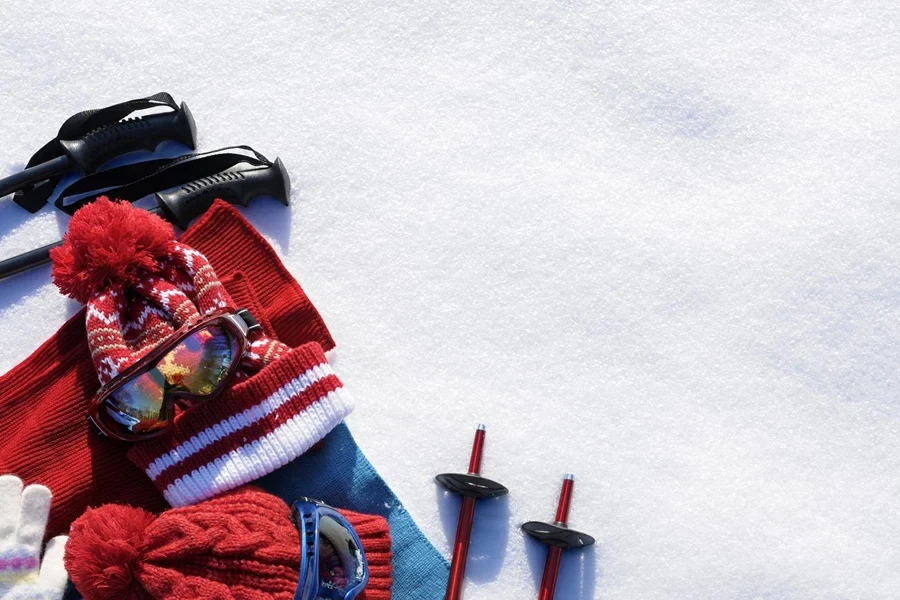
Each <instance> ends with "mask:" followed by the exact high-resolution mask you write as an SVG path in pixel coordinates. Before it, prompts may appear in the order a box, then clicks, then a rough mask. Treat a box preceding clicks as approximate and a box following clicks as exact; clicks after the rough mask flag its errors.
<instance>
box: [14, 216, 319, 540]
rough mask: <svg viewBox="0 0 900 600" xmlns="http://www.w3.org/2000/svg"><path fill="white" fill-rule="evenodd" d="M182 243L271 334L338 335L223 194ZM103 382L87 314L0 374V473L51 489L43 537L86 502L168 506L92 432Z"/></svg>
mask: <svg viewBox="0 0 900 600" xmlns="http://www.w3.org/2000/svg"><path fill="white" fill-rule="evenodd" d="M180 241H181V242H183V243H184V244H187V245H189V246H191V247H193V248H195V249H197V250H198V251H200V252H202V253H203V254H204V255H205V256H206V257H207V259H208V260H209V262H210V263H211V264H212V266H213V268H214V269H215V271H216V272H217V273H218V274H219V276H220V278H221V279H222V281H223V283H224V284H225V287H226V289H227V290H228V292H229V293H233V294H234V297H235V298H240V299H241V302H242V305H244V306H246V307H247V308H249V309H250V311H251V312H252V313H253V314H254V315H259V317H258V318H259V319H260V322H261V323H262V324H263V325H264V327H268V328H269V329H268V330H267V333H268V334H269V335H273V336H274V337H277V338H278V339H280V340H281V341H282V342H284V343H285V344H287V345H288V346H290V347H298V346H302V345H303V344H305V343H307V342H317V343H319V344H320V345H321V346H322V349H323V350H325V351H327V350H330V349H332V348H333V347H334V341H333V340H332V338H331V335H330V334H329V332H328V329H327V328H326V326H325V323H324V322H323V321H322V319H321V317H320V316H319V314H318V312H317V311H316V309H315V307H314V306H313V305H312V303H311V302H310V301H309V299H308V298H307V297H306V294H305V293H304V292H303V290H302V289H301V288H300V286H299V284H297V282H296V281H295V280H294V279H293V278H292V277H291V275H290V273H288V271H287V270H286V269H285V268H284V266H283V265H282V264H281V262H280V261H279V259H278V256H277V254H276V253H275V251H274V250H273V249H272V247H271V246H270V245H269V244H268V242H266V241H265V239H264V238H263V237H262V236H261V235H259V233H257V232H256V230H255V229H253V227H252V226H251V225H250V224H249V223H247V221H246V220H245V219H244V218H243V217H241V216H240V214H239V213H238V212H237V211H236V210H235V209H234V208H233V207H231V206H229V205H228V204H226V203H225V202H221V201H218V202H216V204H215V205H214V206H213V207H212V208H211V209H210V210H209V211H208V212H207V213H206V214H205V215H204V216H203V217H202V218H201V219H200V220H199V221H198V222H197V223H196V224H194V225H193V226H192V227H191V228H190V229H189V230H188V231H187V232H185V234H184V235H183V236H182V237H181V240H180ZM98 387H99V383H98V381H97V374H96V372H95V371H94V367H93V365H92V363H91V356H90V350H89V348H88V344H87V341H86V331H85V313H84V311H80V312H79V313H78V314H77V315H75V316H74V317H72V318H71V319H69V321H68V322H66V324H65V325H63V326H62V328H60V329H59V331H57V332H56V333H55V334H54V335H53V336H52V337H51V338H50V339H49V340H47V341H46V342H45V343H44V344H43V345H42V346H41V347H40V348H38V349H37V350H36V351H35V352H34V353H33V354H32V355H31V356H29V357H28V358H27V359H25V360H24V361H23V362H22V363H20V364H19V365H18V366H16V367H14V368H13V369H12V370H11V371H9V372H8V373H6V374H5V375H3V376H2V377H0V431H2V432H3V436H2V438H0V473H15V474H16V475H18V476H19V477H21V478H22V479H23V480H24V481H25V483H26V484H30V483H41V484H44V485H46V486H48V487H49V488H50V489H51V490H52V491H53V506H52V508H51V512H50V520H49V523H48V526H47V530H46V534H47V537H52V536H55V535H58V534H61V533H65V532H66V531H67V530H68V528H69V525H70V524H71V523H72V521H74V520H75V518H76V517H78V516H79V515H80V514H81V513H82V512H84V510H85V509H86V508H88V507H89V506H99V505H101V504H108V503H121V504H131V505H135V506H143V507H145V508H147V509H149V510H154V511H158V510H161V509H162V508H164V507H165V506H166V504H165V501H164V500H163V498H162V496H161V495H160V493H159V492H158V491H157V489H156V488H155V487H154V485H153V483H152V482H151V481H150V480H149V479H148V478H147V477H146V475H144V474H143V473H142V472H141V471H140V470H139V469H138V468H137V467H136V466H134V465H133V464H132V463H131V462H130V461H129V460H128V459H127V458H126V456H125V453H126V451H127V450H128V448H129V444H124V443H122V442H116V441H112V440H109V439H107V438H103V437H101V436H99V435H98V434H96V433H95V432H94V431H93V430H92V429H91V428H90V426H89V424H88V422H87V420H86V407H87V402H88V399H89V398H90V397H91V396H93V395H94V394H95V393H96V391H97V389H98Z"/></svg>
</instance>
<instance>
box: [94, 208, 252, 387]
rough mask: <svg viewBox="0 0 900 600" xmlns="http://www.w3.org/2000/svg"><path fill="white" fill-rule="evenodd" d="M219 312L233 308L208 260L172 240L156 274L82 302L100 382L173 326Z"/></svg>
mask: <svg viewBox="0 0 900 600" xmlns="http://www.w3.org/2000/svg"><path fill="white" fill-rule="evenodd" d="M135 210H138V209H135ZM220 308H231V309H234V308H235V307H234V306H233V303H232V301H231V298H230V297H229V296H228V293H227V292H226V291H225V288H223V287H222V284H221V283H220V282H219V280H218V278H216V274H215V272H214V271H213V269H212V267H211V266H210V264H209V262H208V261H207V260H206V258H205V257H204V256H203V255H202V254H200V253H199V252H197V251H196V250H193V249H192V248H189V247H187V246H185V245H183V244H179V243H178V242H174V241H173V242H172V246H171V251H170V256H169V258H168V259H165V260H162V261H160V272H159V273H155V274H152V275H150V274H148V275H147V276H146V277H144V278H142V279H141V280H140V281H138V282H137V283H136V284H135V285H134V286H132V287H130V288H128V289H123V288H122V287H119V288H110V289H108V290H100V291H98V292H97V293H96V294H95V295H94V297H93V298H91V300H90V301H89V302H88V305H87V316H86V319H87V320H86V325H87V331H88V343H89V344H90V346H91V358H92V359H93V361H94V367H95V368H96V369H97V377H98V378H99V379H100V383H101V384H106V383H107V382H109V381H110V380H111V379H112V378H113V377H115V376H116V375H118V374H119V373H121V372H122V371H123V370H124V369H127V368H128V367H129V366H131V365H132V364H134V363H135V362H136V361H137V360H139V359H140V358H141V357H142V356H144V355H145V354H147V353H148V352H149V351H150V350H152V349H153V348H155V347H156V346H157V345H158V344H159V343H160V342H162V341H163V340H165V339H166V338H167V337H168V336H170V335H172V334H173V333H174V332H175V330H176V329H177V328H178V327H180V326H182V325H184V324H185V323H187V322H188V321H190V320H191V319H195V318H197V317H199V316H201V315H203V314H207V313H210V312H212V311H215V310H218V309H220Z"/></svg>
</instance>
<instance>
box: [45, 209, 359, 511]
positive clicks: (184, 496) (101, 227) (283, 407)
mask: <svg viewBox="0 0 900 600" xmlns="http://www.w3.org/2000/svg"><path fill="white" fill-rule="evenodd" d="M51 257H52V259H53V279H54V281H55V282H56V284H57V286H58V287H59V289H60V290H61V291H62V292H63V293H65V294H68V295H69V296H71V297H72V298H74V299H76V300H79V301H81V302H85V303H87V310H86V317H85V324H86V329H87V338H88V346H89V347H90V350H91V357H92V359H93V364H94V367H95V368H96V370H97V376H98V378H99V380H100V383H101V384H105V383H107V382H108V381H110V380H111V379H112V378H113V377H115V376H116V375H118V374H119V373H121V372H122V371H123V370H124V369H126V368H128V367H129V366H130V365H132V364H134V363H135V362H136V361H137V360H139V359H140V358H141V357H142V356H144V355H146V354H147V353H148V352H150V350H152V349H153V348H155V347H156V346H158V345H159V344H160V343H162V342H163V341H165V340H166V339H167V338H168V337H169V336H171V335H173V334H174V333H175V331H176V330H177V329H178V328H179V327H180V326H182V325H183V324H185V323H186V322H188V321H190V320H192V319H195V318H197V317H199V316H201V315H203V314H206V313H209V312H211V311H215V310H218V309H222V308H225V309H231V310H235V309H236V307H235V304H234V302H233V300H232V298H231V296H229V294H228V292H227V291H226V290H225V288H224V287H223V286H222V283H221V282H220V281H219V279H218V278H217V277H216V274H215V272H214V271H213V268H212V266H211V265H210V264H209V262H208V261H207V259H206V257H205V256H203V254H201V253H200V252H198V251H196V250H194V249H193V248H191V247H189V246H187V245H185V244H182V243H179V242H177V241H175V237H174V232H173V230H172V226H171V225H169V224H168V223H166V222H165V221H164V220H163V219H161V218H160V217H158V216H157V215H155V214H152V213H150V212H147V211H144V210H142V209H139V208H137V207H134V206H132V205H131V204H129V203H127V202H123V203H118V202H110V201H109V200H107V199H105V198H101V199H98V200H96V201H95V202H93V203H91V204H88V205H87V206H85V207H84V208H82V209H80V210H79V211H78V212H76V213H75V216H74V217H72V220H71V222H70V223H69V230H68V232H67V233H66V236H65V238H64V240H63V244H62V246H61V247H59V248H57V249H55V250H54V251H53V252H52V253H51ZM248 337H249V342H250V343H249V344H248V347H247V350H246V351H245V353H244V356H243V357H242V360H241V370H240V371H239V372H238V377H235V380H234V381H233V382H232V383H231V385H230V386H229V387H228V388H226V389H225V391H223V392H222V393H221V394H219V395H218V396H217V397H215V398H212V399H210V400H207V401H206V402H204V403H201V404H199V405H197V406H195V407H194V408H192V409H191V410H187V411H184V412H179V413H178V414H177V415H176V416H175V418H174V423H173V429H172V431H170V432H168V433H167V434H165V435H163V436H160V437H156V438H153V439H148V440H145V441H140V442H136V443H135V444H134V445H133V447H132V449H131V451H130V452H129V458H130V459H131V460H132V462H134V463H135V464H137V465H138V466H139V467H140V468H141V469H142V470H143V471H144V472H145V473H146V474H147V476H148V477H150V479H151V480H152V481H153V483H154V484H155V485H156V486H157V488H158V489H159V491H160V492H162V494H163V496H164V497H165V498H166V500H167V501H168V502H169V504H171V505H172V506H176V507H177V506H185V505H187V504H192V503H195V502H199V501H201V500H204V499H207V498H211V497H212V496H214V495H216V494H220V493H222V492H225V491H228V490H231V489H235V488H237V487H239V486H241V485H243V484H246V483H249V482H251V481H254V480H256V479H258V478H259V477H262V476H263V475H266V474H267V473H271V472H272V471H274V470H275V469H277V468H279V467H282V466H284V465H286V464H287V463H289V462H290V461H292V460H294V459H295V458H297V457H298V456H300V455H301V454H303V453H304V452H306V451H307V450H308V449H309V448H311V447H312V446H313V445H314V444H315V443H316V442H318V441H319V440H321V439H322V438H323V437H325V435H326V434H327V433H328V432H329V431H331V430H332V429H333V428H334V427H336V426H337V425H338V423H340V422H341V420H342V419H343V418H344V417H345V416H347V415H348V414H349V413H350V411H351V410H352V400H351V399H350V397H349V394H348V393H347V392H346V391H345V390H344V388H343V385H342V384H341V382H340V380H339V379H338V378H337V376H336V375H335V374H334V371H333V370H332V369H331V366H330V365H329V364H328V361H327V360H326V359H325V355H324V353H323V352H322V348H321V347H320V346H319V345H318V344H317V343H315V342H310V343H308V344H305V345H303V346H300V347H298V348H293V349H291V348H288V347H287V346H286V345H284V344H282V343H281V342H280V341H277V340H274V339H272V338H270V337H268V336H266V335H265V334H264V333H263V332H262V331H261V330H256V329H254V330H253V331H251V332H250V333H249V334H248Z"/></svg>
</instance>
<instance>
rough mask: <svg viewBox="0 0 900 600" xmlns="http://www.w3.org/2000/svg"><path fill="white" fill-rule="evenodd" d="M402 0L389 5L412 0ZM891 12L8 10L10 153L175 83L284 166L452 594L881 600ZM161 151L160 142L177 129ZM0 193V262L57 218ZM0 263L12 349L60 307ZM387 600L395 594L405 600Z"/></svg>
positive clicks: (333, 313)
mask: <svg viewBox="0 0 900 600" xmlns="http://www.w3.org/2000/svg"><path fill="white" fill-rule="evenodd" d="M404 4H408V5H404ZM898 25H900V7H898V5H897V4H896V3H895V2H888V1H885V0H856V1H853V2H849V1H815V0H814V1H811V2H801V3H779V2H762V1H746V2H716V1H709V0H684V1H677V2H597V3H588V2H579V1H577V0H576V1H567V0H563V1H561V2H529V3H518V2H516V3H481V2H474V1H463V2H448V1H443V2H441V1H439V2H431V3H403V4H401V3H396V4H395V3H381V2H357V1H352V0H351V1H346V0H345V1H340V2H327V1H325V2H315V1H310V2H304V3H291V2H265V1H259V2H249V3H248V2H237V1H234V0H222V1H220V2H216V3H203V4H201V3H194V2H180V3H174V2H131V1H125V2H115V3H113V2H102V3H98V2H86V1H81V0H70V1H68V2H12V1H8V2H4V3H3V5H2V7H0V40H2V42H0V84H2V85H0V87H2V89H3V92H4V93H3V103H2V106H0V131H2V132H3V144H2V146H0V165H2V168H0V170H3V172H12V171H14V170H17V169H19V168H21V167H22V166H23V164H24V162H25V161H26V159H27V158H28V156H30V155H31V153H32V152H34V151H35V150H36V149H37V148H38V147H39V146H40V145H41V144H43V143H44V142H45V141H46V140H47V139H49V138H50V137H52V135H54V134H55V132H56V129H57V128H58V127H59V125H60V124H61V122H62V120H63V119H64V118H65V117H67V116H69V115H70V114H72V113H75V112H77V111H79V110H83V109H86V108H92V107H99V106H105V105H108V104H112V103H115V102H119V101H123V100H126V99H130V98H134V97H139V96H143V95H147V94H151V93H155V92H157V91H160V90H165V91H168V92H170V93H172V94H173V95H174V96H175V97H176V99H177V100H179V101H180V100H184V101H186V102H187V103H188V104H189V105H190V107H191V109H192V111H193V113H194V116H195V118H196V120H197V125H198V129H199V132H200V136H199V137H200V149H201V150H211V149H215V148H219V147H222V146H226V145H232V144H250V145H252V146H253V147H255V148H257V149H258V150H260V151H261V152H263V153H264V154H266V155H268V156H269V157H271V158H274V157H275V156H279V157H281V159H282V160H283V161H284V162H285V164H286V165H287V166H288V169H289V170H290V173H291V177H292V180H293V186H294V193H293V196H292V206H291V208H290V210H289V212H288V211H286V210H285V209H283V208H282V207H281V206H280V205H278V204H277V203H276V202H274V201H273V200H261V201H259V202H256V203H255V204H253V205H252V206H251V207H250V208H249V209H247V210H244V211H243V212H244V214H246V215H247V216H248V217H249V218H250V220H251V221H252V222H253V223H254V224H255V225H256V226H257V227H258V228H259V229H260V230H261V231H262V232H263V233H264V234H265V235H266V236H267V238H268V239H270V240H271V241H272V243H273V244H274V246H275V247H276V248H277V249H278V251H279V252H280V253H281V256H282V257H283V260H284V262H285V264H286V265H287V266H288V267H289V269H290V270H291V272H292V273H293V274H294V275H295V276H296V277H297V279H298V280H299V281H300V282H301V284H302V285H303V287H304V288H305V290H306V291H307V292H308V294H309V295H310V297H311V298H312V300H313V302H314V303H315V304H316V306H317V307H318V308H319V310H320V311H321V312H322V314H323V316H324V317H325V320H326V322H327V323H328V326H329V327H330V329H331V331H332V332H333V334H334V336H335V338H336V339H337V342H338V349H337V351H336V354H335V355H334V357H333V359H334V362H335V365H336V368H337V369H338V371H339V373H340V374H341V376H342V378H343V379H344V381H345V383H346V384H347V385H348V387H349V388H350V389H351V390H352V391H353V393H354V395H355V397H356V399H357V402H358V408H357V409H356V412H355V413H354V414H353V415H352V416H351V418H350V419H349V424H350V426H351V428H352V430H353V432H354V434H355V435H356V437H357V439H358V441H359V443H360V445H361V447H362V448H363V450H364V451H365V452H366V454H367V455H368V456H369V458H370V459H371V460H372V462H373V463H374V464H375V466H376V467H377V468H378V470H379V471H380V473H381V474H382V475H383V476H384V478H385V479H386V480H387V481H388V483H389V484H390V485H391V486H392V487H393V489H394V490H395V491H396V492H397V494H398V496H399V497H400V499H401V500H402V501H403V503H404V505H405V507H406V509H407V510H408V511H409V512H410V513H411V514H412V516H413V517H414V518H415V520H416V521H417V523H418V524H419V525H420V526H421V528H422V530H423V531H424V532H425V534H426V535H427V536H428V538H429V539H430V540H431V541H432V542H433V543H434V544H435V545H436V547H437V548H438V549H439V550H441V551H442V552H443V553H444V554H445V555H447V556H449V552H450V546H451V543H452V537H453V533H454V531H455V525H456V514H455V512H454V511H455V509H456V507H457V506H458V504H456V503H455V501H454V500H453V499H449V498H446V497H445V496H444V494H443V493H442V492H441V491H440V490H438V488H437V487H436V485H435V483H434V481H433V476H434V475H435V474H437V473H440V472H444V471H461V470H464V468H465V466H466V463H467V458H468V452H469V448H470V445H471V439H472V435H473V433H474V430H475V427H476V425H477V424H478V423H485V424H486V425H487V430H488V433H487V435H488V437H487V454H486V458H485V465H484V474H485V475H486V476H489V477H491V478H494V479H496V480H499V481H500V482H502V483H504V484H505V485H507V486H508V487H509V488H510V490H511V494H510V495H509V497H508V499H507V500H503V501H497V502H495V503H493V504H484V505H481V507H480V508H479V512H478V516H477V519H476V535H475V539H474V542H473V546H472V551H471V560H470V564H469V582H468V585H467V587H466V598H467V599H494V598H504V599H514V598H515V599H518V598H531V597H536V589H537V583H538V581H539V579H540V573H541V569H542V565H543V550H542V549H541V548H540V547H539V546H537V545H536V544H534V543H532V542H530V541H526V540H525V538H524V537H523V535H522V534H521V533H520V532H519V529H518V526H519V524H520V523H521V522H523V521H526V520H532V519H551V518H552V516H553V513H554V509H555V504H556V498H557V494H558V491H559V485H560V483H561V480H562V477H563V475H564V474H565V473H567V472H572V473H574V474H575V478H576V484H575V498H574V502H573V507H572V513H571V525H572V526H573V527H576V528H578V529H580V530H583V531H586V532H588V533H591V534H593V535H594V536H595V537H596V538H597V544H596V546H595V547H594V548H593V549H592V550H591V551H589V552H586V553H584V554H583V555H578V554H572V555H567V556H566V558H565V559H564V567H563V571H562V574H561V575H560V588H559V593H558V594H557V598H562V599H563V600H568V599H585V598H597V599H600V598H603V599H656V598H661V599H662V598H675V599H680V598H684V599H687V598H703V599H707V598H708V599H721V598H734V599H758V598H766V599H811V598H823V599H832V598H833V599H839V598H840V599H850V598H865V599H879V598H900V550H898V542H897V540H898V539H900V477H898V475H900V398H898V390H900V373H898V363H900V243H898V241H900V233H898V230H900V224H898V221H900V219H898V196H900V178H898V173H900V125H898V121H900V109H898V106H900V105H898V101H897V93H898V89H900V26H898ZM162 151H165V149H162ZM0 204H2V206H0V223H2V224H0V234H2V239H0V257H7V256H11V255H13V254H16V253H18V252H21V251H24V250H26V249H28V248H31V247H33V246H35V245H38V244H41V243H46V242H49V241H52V240H54V239H56V238H58V237H59V235H60V232H61V231H62V230H63V229H64V227H65V220H64V219H63V218H62V217H61V216H59V215H58V214H57V213H55V212H53V211H52V210H51V209H50V208H47V209H45V210H44V211H43V212H42V213H41V214H40V215H38V216H34V217H32V216H30V215H27V214H26V213H25V212H24V211H22V210H21V209H19V208H18V207H16V206H14V205H12V203H11V201H10V200H9V199H5V200H3V201H2V203H0ZM48 273H49V269H48V268H47V267H44V268H42V269H40V270H38V271H36V272H34V273H32V274H29V275H25V276H22V277H19V278H16V279H14V280H9V281H4V282H0V339H2V344H0V370H3V371H5V370H7V369H9V368H10V367H12V366H13V365H15V364H16V363H18V362H19V361H21V360H22V359H23V358H25V357H26V356H27V355H28V353H29V352H30V351H32V350H33V349H35V348H36V347H37V346H38V345H39V344H40V343H41V342H42V341H43V340H44V339H46V338H47V337H48V336H49V335H50V334H51V333H52V332H53V331H55V329H56V328H57V327H58V326H59V325H61V324H62V323H63V321H64V320H65V319H66V318H67V316H69V315H71V314H73V313H74V311H75V310H76V309H77V306H76V305H75V304H74V303H73V302H71V301H67V300H65V299H64V298H62V297H61V296H60V295H59V294H58V293H57V291H56V289H55V288H54V287H53V286H52V285H51V284H50V283H49V278H48ZM399 600H406V599H399Z"/></svg>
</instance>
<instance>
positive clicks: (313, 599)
mask: <svg viewBox="0 0 900 600" xmlns="http://www.w3.org/2000/svg"><path fill="white" fill-rule="evenodd" d="M291 509H292V514H293V517H294V521H295V522H296V524H297V529H298V530H299V531H300V581H299V582H298V583H297V592H296V593H295V594H294V600H353V599H354V598H356V596H358V595H359V593H360V592H362V591H363V589H365V587H366V584H367V583H369V565H368V563H367V562H366V553H365V552H364V551H363V547H362V543H361V542H360V541H359V536H358V535H357V534H356V532H355V531H354V530H353V526H352V525H350V522H349V521H347V519H345V518H344V516H343V515H341V513H339V512H338V511H336V510H334V509H333V508H331V507H330V506H328V505H327V504H325V503H323V502H319V501H318V500H313V499H311V498H300V499H299V500H297V501H296V502H294V504H293V505H292V506H291Z"/></svg>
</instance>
